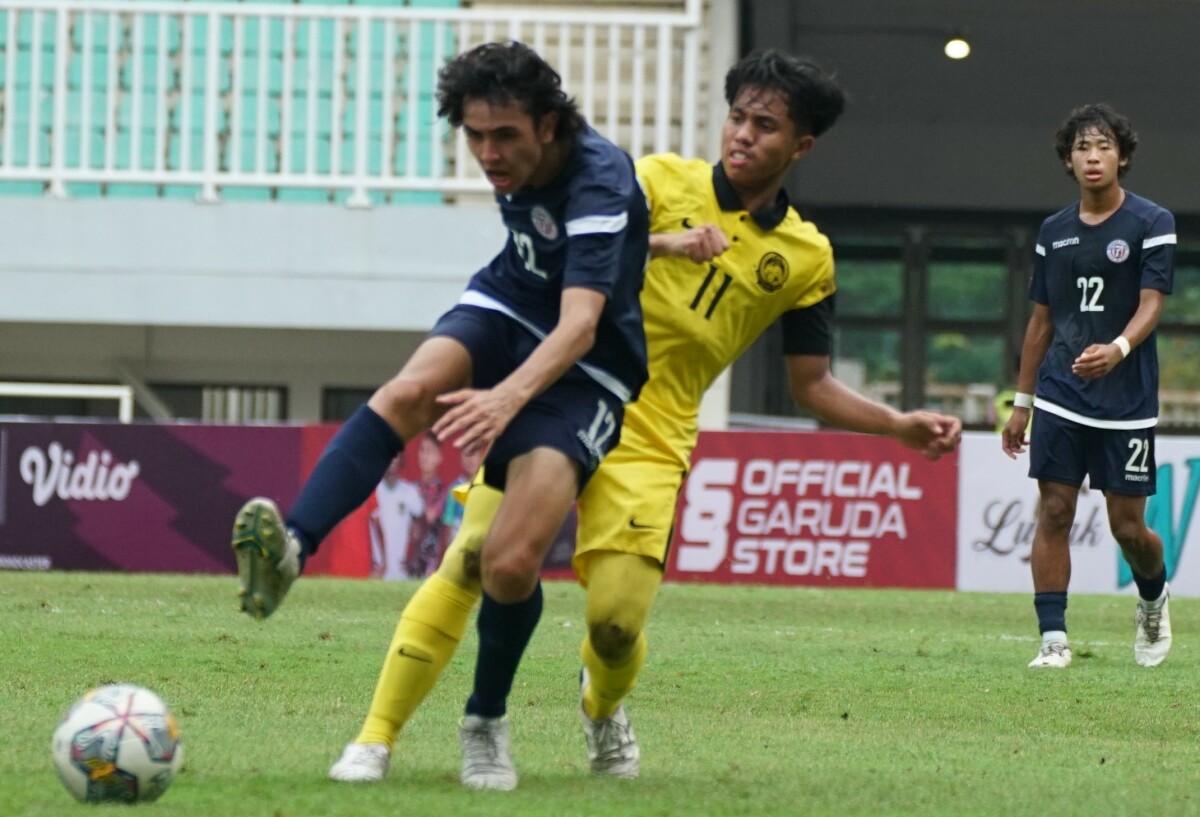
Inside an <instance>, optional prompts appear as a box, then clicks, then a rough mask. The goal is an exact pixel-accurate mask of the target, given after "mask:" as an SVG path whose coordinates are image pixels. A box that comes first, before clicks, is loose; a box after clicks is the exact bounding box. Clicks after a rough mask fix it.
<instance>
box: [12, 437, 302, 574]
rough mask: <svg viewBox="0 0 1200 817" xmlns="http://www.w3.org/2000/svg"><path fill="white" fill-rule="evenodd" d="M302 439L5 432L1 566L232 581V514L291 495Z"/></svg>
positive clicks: (286, 499) (281, 500)
mask: <svg viewBox="0 0 1200 817" xmlns="http://www.w3.org/2000/svg"><path fill="white" fill-rule="evenodd" d="M299 452H300V429H298V428H287V427H280V428H268V427H244V426H201V425H141V424H138V425H121V424H117V423H0V568H8V569H31V570H48V569H56V570H121V571H129V572H140V571H163V572H180V573H225V572H232V571H233V570H234V560H233V552H232V550H230V547H229V534H230V528H231V525H232V521H233V518H234V515H235V514H236V513H237V509H238V508H239V507H240V506H241V505H242V503H243V502H245V501H246V499H247V498H249V497H251V496H254V495H257V494H264V495H267V496H271V497H274V498H275V499H277V500H278V501H280V502H282V503H285V504H287V503H290V502H291V501H292V499H293V498H294V497H295V495H296V490H297V485H298V482H297V469H298V467H299Z"/></svg>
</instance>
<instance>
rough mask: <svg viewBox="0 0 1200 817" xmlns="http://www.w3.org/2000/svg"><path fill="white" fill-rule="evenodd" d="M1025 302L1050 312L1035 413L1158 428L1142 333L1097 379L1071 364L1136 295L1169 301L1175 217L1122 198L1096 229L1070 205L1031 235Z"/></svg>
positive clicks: (1104, 336) (1119, 323)
mask: <svg viewBox="0 0 1200 817" xmlns="http://www.w3.org/2000/svg"><path fill="white" fill-rule="evenodd" d="M1036 252H1037V255H1036V257H1035V261H1034V267H1033V281H1032V282H1031V284H1030V287H1029V297H1030V299H1031V300H1033V301H1035V302H1037V303H1040V304H1045V305H1047V306H1048V307H1049V309H1050V319H1051V321H1052V322H1053V324H1054V338H1053V340H1052V341H1051V343H1050V348H1049V349H1048V350H1047V351H1046V357H1045V358H1044V359H1043V361H1042V367H1041V369H1040V370H1039V372H1038V380H1037V407H1038V408H1039V409H1042V410H1044V411H1048V412H1050V413H1051V414H1057V415H1058V416H1060V417H1064V418H1066V419H1068V420H1072V421H1074V422H1077V423H1082V424H1083V425H1087V426H1092V427H1095V428H1122V429H1132V428H1148V427H1150V426H1153V425H1154V424H1155V423H1156V422H1157V421H1158V354H1157V351H1156V346H1155V333H1153V332H1151V333H1150V336H1149V337H1147V338H1146V339H1145V340H1144V341H1143V342H1142V343H1141V344H1139V345H1138V346H1137V347H1136V348H1135V349H1133V351H1131V352H1130V353H1129V357H1128V358H1126V359H1125V360H1123V361H1122V362H1121V363H1119V364H1117V366H1116V367H1115V368H1114V369H1113V370H1112V371H1111V372H1109V373H1108V374H1106V375H1105V376H1104V377H1100V378H1097V379H1095V380H1084V379H1083V378H1081V377H1078V376H1076V375H1074V374H1072V373H1071V364H1072V363H1073V362H1074V360H1075V358H1077V357H1078V356H1079V354H1080V353H1081V352H1083V350H1084V349H1086V348H1087V347H1088V346H1090V345H1091V344H1093V343H1111V342H1112V341H1113V339H1114V338H1116V337H1117V336H1118V335H1120V334H1121V333H1122V332H1123V331H1125V326H1126V324H1128V322H1129V319H1130V318H1132V317H1133V314H1134V313H1135V312H1136V311H1137V308H1138V304H1139V302H1140V300H1141V291H1142V290H1143V289H1155V290H1158V291H1160V292H1162V293H1164V294H1170V292H1171V287H1172V283H1173V279H1174V268H1175V218H1174V217H1173V216H1172V215H1171V213H1170V212H1168V211H1167V210H1164V209H1163V208H1162V207H1159V206H1158V205H1157V204H1155V203H1154V202H1151V201H1148V200H1147V199H1144V198H1142V197H1141V196H1135V195H1134V194H1133V193H1130V192H1129V191H1125V201H1124V202H1123V203H1122V204H1121V206H1120V207H1119V208H1118V209H1117V211H1116V212H1115V213H1113V214H1112V215H1111V216H1109V217H1108V218H1106V219H1105V220H1104V221H1103V222H1101V223H1100V224H1095V225H1090V224H1085V223H1084V222H1083V221H1082V220H1080V218H1079V203H1078V202H1076V203H1075V204H1072V205H1071V206H1070V207H1067V208H1066V209H1064V210H1061V211H1059V212H1058V213H1055V214H1054V215H1053V216H1051V217H1050V218H1048V219H1046V220H1045V221H1044V222H1043V223H1042V229H1041V231H1040V232H1039V233H1038V240H1037V247H1036Z"/></svg>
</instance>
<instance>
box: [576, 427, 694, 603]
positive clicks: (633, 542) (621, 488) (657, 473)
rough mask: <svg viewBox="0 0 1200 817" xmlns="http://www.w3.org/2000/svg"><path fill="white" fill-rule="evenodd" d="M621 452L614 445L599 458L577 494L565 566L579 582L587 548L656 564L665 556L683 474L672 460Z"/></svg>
mask: <svg viewBox="0 0 1200 817" xmlns="http://www.w3.org/2000/svg"><path fill="white" fill-rule="evenodd" d="M623 453H624V452H623V451H622V450H621V448H620V446H618V447H617V449H616V450H615V451H613V452H612V453H610V454H609V455H608V456H607V457H605V458H604V461H603V462H601V463H600V467H599V468H598V469H597V470H596V473H595V474H593V475H592V478H591V479H590V480H588V484H587V485H586V486H585V487H584V489H583V493H582V494H580V496H579V525H578V530H577V533H576V536H575V556H574V558H573V559H572V561H571V564H572V567H574V569H575V575H577V576H578V577H579V581H580V583H582V584H583V585H584V586H587V575H586V567H587V559H586V557H585V554H587V553H589V552H592V551H615V552H617V553H633V554H636V555H639V556H645V557H647V558H649V559H653V560H654V561H655V562H657V563H659V564H660V565H661V564H665V563H666V560H667V549H668V548H669V547H670V544H671V531H672V528H673V527H674V524H675V506H676V503H677V502H678V501H679V490H680V487H681V486H682V485H683V478H684V476H685V472H684V471H683V470H682V469H681V468H680V467H679V465H678V464H677V463H674V462H663V461H658V462H656V461H653V460H648V459H647V458H646V457H645V455H642V454H637V455H628V456H623Z"/></svg>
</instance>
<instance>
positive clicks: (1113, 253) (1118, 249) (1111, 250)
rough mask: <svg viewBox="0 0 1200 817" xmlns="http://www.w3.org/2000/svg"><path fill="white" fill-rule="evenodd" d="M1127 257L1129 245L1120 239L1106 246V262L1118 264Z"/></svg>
mask: <svg viewBox="0 0 1200 817" xmlns="http://www.w3.org/2000/svg"><path fill="white" fill-rule="evenodd" d="M1128 257H1129V245H1128V244H1126V243H1125V242H1124V241H1122V240H1121V239H1119V238H1118V239H1117V240H1116V241H1114V242H1112V243H1111V244H1109V245H1108V260H1109V261H1112V262H1113V263H1114V264H1120V263H1121V262H1122V261H1124V260H1125V259H1126V258H1128Z"/></svg>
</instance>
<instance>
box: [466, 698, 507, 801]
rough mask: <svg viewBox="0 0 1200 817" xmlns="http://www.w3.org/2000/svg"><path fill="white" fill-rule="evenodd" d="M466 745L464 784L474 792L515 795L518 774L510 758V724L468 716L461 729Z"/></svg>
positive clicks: (501, 719)
mask: <svg viewBox="0 0 1200 817" xmlns="http://www.w3.org/2000/svg"><path fill="white" fill-rule="evenodd" d="M458 739H459V742H460V743H461V744H462V757H463V765H462V776H461V778H460V779H461V780H462V784H463V785H464V786H466V787H467V788H470V789H493V790H495V791H512V790H513V789H515V788H516V787H517V770H516V769H515V768H514V767H513V763H512V758H511V757H509V754H508V720H507V719H506V718H481V717H479V716H478V715H466V716H464V717H463V719H462V722H461V723H460V724H459V728H458Z"/></svg>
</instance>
